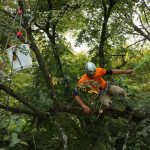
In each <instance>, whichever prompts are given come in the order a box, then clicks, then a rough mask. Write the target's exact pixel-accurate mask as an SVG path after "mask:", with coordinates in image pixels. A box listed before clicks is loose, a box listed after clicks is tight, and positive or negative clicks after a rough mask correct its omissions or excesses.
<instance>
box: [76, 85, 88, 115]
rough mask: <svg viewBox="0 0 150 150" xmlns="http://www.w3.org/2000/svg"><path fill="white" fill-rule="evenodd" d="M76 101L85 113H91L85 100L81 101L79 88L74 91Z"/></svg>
mask: <svg viewBox="0 0 150 150" xmlns="http://www.w3.org/2000/svg"><path fill="white" fill-rule="evenodd" d="M74 99H75V101H76V102H77V103H78V104H79V105H80V106H81V107H82V108H83V110H84V112H85V113H90V112H91V109H90V107H88V106H87V105H86V104H85V103H84V102H83V100H82V99H81V97H80V96H79V94H78V91H77V88H75V89H74Z"/></svg>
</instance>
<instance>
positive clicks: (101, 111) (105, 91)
mask: <svg viewBox="0 0 150 150" xmlns="http://www.w3.org/2000/svg"><path fill="white" fill-rule="evenodd" d="M108 88H109V83H108V84H107V86H106V88H105V89H103V90H102V91H100V93H99V95H98V98H100V96H101V95H104V94H107V92H108ZM100 101H101V103H100V107H99V109H98V116H97V117H96V119H98V118H99V116H100V114H102V113H103V110H102V106H103V103H104V97H103V98H102V99H101V100H100Z"/></svg>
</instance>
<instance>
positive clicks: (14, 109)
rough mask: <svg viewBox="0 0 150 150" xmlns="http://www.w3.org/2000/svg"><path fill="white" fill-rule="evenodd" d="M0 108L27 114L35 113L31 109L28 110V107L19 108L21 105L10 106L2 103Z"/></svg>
mask: <svg viewBox="0 0 150 150" xmlns="http://www.w3.org/2000/svg"><path fill="white" fill-rule="evenodd" d="M0 108H1V109H4V110H6V111H10V112H12V113H18V114H27V115H30V116H34V115H35V114H34V113H33V112H32V111H29V110H26V109H23V108H19V107H10V106H5V105H2V104H0Z"/></svg>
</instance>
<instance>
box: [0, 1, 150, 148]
mask: <svg viewBox="0 0 150 150" xmlns="http://www.w3.org/2000/svg"><path fill="white" fill-rule="evenodd" d="M28 2H29V3H27V1H24V5H25V14H24V17H25V18H26V19H27V21H28V24H29V25H30V26H31V28H32V30H33V31H32V30H31V31H30V32H32V34H33V36H34V38H35V39H34V40H35V41H34V42H35V44H37V46H38V48H39V49H40V53H41V54H42V57H43V60H44V61H45V62H46V65H47V66H48V71H49V75H50V76H51V77H52V82H53V85H54V89H55V91H56V94H57V99H58V100H57V104H58V105H59V106H60V107H64V106H66V105H67V106H68V107H74V106H75V107H77V105H75V104H74V103H73V97H72V91H73V88H74V87H75V85H76V82H77V80H78V79H79V78H80V76H81V75H82V74H83V73H84V64H85V63H86V62H87V61H90V60H92V61H94V62H96V64H98V61H99V58H98V57H97V56H98V55H97V54H98V50H99V44H100V36H101V31H102V25H103V9H102V8H103V5H102V1H98V0H95V1H91V0H79V1H76V0H69V1H68V0H61V1H58V0H53V1H51V2H52V4H50V3H49V1H48V0H43V1H39V0H38V1H37V0H32V1H28ZM103 2H105V4H106V7H107V8H108V5H109V2H110V1H103ZM136 2H137V1H128V3H126V1H117V5H115V6H114V7H113V10H112V12H111V15H110V16H111V18H110V19H109V21H108V26H107V34H106V35H107V41H106V43H105V52H104V54H105V57H106V63H107V64H106V67H107V69H110V68H115V67H116V66H118V65H120V64H121V63H122V57H120V56H111V55H115V54H116V55H117V54H118V55H122V54H124V55H125V60H126V61H127V64H126V65H125V66H123V67H122V69H134V74H133V75H130V76H129V75H128V76H127V75H120V76H119V75H118V76H112V77H111V78H110V77H108V78H107V79H108V80H109V81H113V82H114V81H115V84H117V85H121V86H122V87H123V88H125V89H126V91H127V93H128V99H127V103H129V104H130V105H132V106H133V110H134V111H137V112H141V113H143V114H149V108H150V102H149V99H150V92H149V91H150V84H149V83H150V81H149V77H150V72H149V68H150V61H149V60H150V55H149V49H148V48H147V49H146V48H144V47H141V46H142V44H143V43H142V44H141V43H140V44H133V45H132V46H130V45H129V43H128V42H129V41H130V39H131V37H132V39H133V38H134V37H135V32H133V28H132V26H131V20H130V17H129V16H132V14H133V12H134V11H135V10H134V9H135V8H138V10H139V13H141V19H142V21H143V23H144V25H145V23H146V22H147V21H149V12H148V10H146V11H145V12H144V10H145V5H142V3H140V2H141V1H139V2H138V3H136ZM145 2H148V1H145ZM129 6H130V7H129ZM17 7H18V6H17V3H16V2H15V1H0V12H1V13H0V32H1V35H0V51H1V52H0V65H1V62H2V59H1V58H6V64H7V65H6V66H5V67H1V66H0V83H2V84H6V85H7V86H9V87H10V88H12V89H13V90H14V91H15V92H17V93H19V94H21V95H23V96H25V97H27V100H29V102H30V103H31V104H33V105H34V107H36V108H37V109H38V110H39V111H42V112H47V111H48V110H49V109H50V108H53V103H54V100H52V98H51V97H50V96H49V94H48V91H47V87H46V83H45V80H44V77H43V72H42V70H40V68H39V66H38V63H37V60H36V58H35V55H34V54H32V58H33V64H34V65H33V68H32V69H31V68H30V69H27V70H22V71H20V72H13V76H12V78H11V77H10V74H11V66H10V64H9V62H8V60H7V56H6V55H5V54H4V53H3V50H4V47H5V44H6V40H7V38H8V37H9V36H10V31H11V29H13V31H12V33H11V34H12V35H11V39H10V41H9V42H10V43H9V44H20V41H18V39H16V33H15V32H16V30H17V28H18V26H19V20H17V21H16V23H15V25H14V26H12V22H13V18H11V17H10V16H9V15H7V14H6V13H4V10H10V12H12V14H13V16H14V14H15V11H16V8H17ZM51 7H52V9H51ZM1 10H3V11H1ZM144 13H146V14H147V17H148V18H147V20H146V18H145V16H144ZM125 17H127V18H125ZM128 17H129V18H128ZM47 20H48V21H49V22H47ZM34 21H36V23H37V24H38V25H40V26H41V27H45V25H46V24H47V23H49V25H50V28H49V33H51V34H52V35H53V34H54V33H55V39H53V40H55V41H54V42H55V43H52V42H51V40H50V39H48V37H47V34H46V32H44V31H43V30H41V29H39V28H38V27H35V22H34ZM23 23H24V22H23ZM54 27H55V32H54V33H53V30H52V29H53V28H54ZM67 32H72V34H73V35H74V37H76V36H77V40H76V46H79V45H82V43H84V42H86V44H87V45H88V46H89V47H90V52H89V54H87V55H85V54H84V53H79V54H75V53H74V51H73V49H72V47H71V44H70V43H69V42H67V41H66V39H65V36H64V34H66V33H67ZM23 33H24V32H23ZM51 38H53V36H52V37H51ZM134 40H135V38H134ZM28 41H29V38H28ZM29 42H31V41H29ZM144 44H145V43H144ZM144 46H145V45H144ZM141 48H142V50H141ZM56 50H57V51H58V55H59V57H60V61H61V63H62V68H63V72H64V74H65V77H66V78H67V79H68V81H69V85H70V89H69V90H68V91H67V92H68V95H69V96H68V97H67V96H65V94H64V89H65V82H64V79H63V78H62V76H61V71H60V70H59V69H58V64H57V60H56V59H55V58H54V53H55V52H56ZM95 56H96V57H95ZM10 78H11V79H12V82H11V86H10ZM82 97H83V98H84V99H85V100H87V101H88V99H94V98H95V97H94V96H93V95H88V94H87V93H86V94H85V93H84V94H83V95H82ZM95 99H96V98H95ZM7 100H8V94H7V93H5V92H4V91H2V90H0V104H5V105H6V106H11V107H19V108H26V107H25V106H24V105H22V104H21V103H20V102H19V101H17V100H16V99H15V98H12V97H9V105H8V101H7ZM113 102H114V103H113V107H114V108H116V109H118V110H120V111H123V110H124V109H125V105H126V104H125V103H126V102H124V101H123V99H120V98H115V99H114V101H113ZM97 107H99V104H97ZM26 109H27V108H26ZM0 114H1V116H0V150H2V149H3V150H6V149H11V150H13V149H14V150H20V149H21V150H27V149H42V150H49V149H53V150H57V149H59V150H61V149H65V148H64V146H67V148H68V149H69V150H78V149H81V150H99V149H102V150H112V149H116V150H120V149H123V146H124V144H125V140H126V135H127V133H128V132H130V134H129V138H128V139H127V149H129V150H138V149H139V150H140V149H144V150H148V149H149V147H150V145H149V138H150V134H149V129H150V126H149V123H150V120H149V119H144V118H143V121H141V122H140V121H139V123H138V124H136V123H135V122H130V120H129V119H128V118H126V119H124V118H122V117H117V118H115V117H114V116H115V114H106V115H105V116H103V115H100V117H99V118H98V119H97V114H95V115H80V114H79V115H74V114H73V113H64V112H59V113H50V117H49V118H40V119H39V118H38V119H37V118H36V117H33V118H31V117H30V116H25V115H22V114H20V115H19V114H18V115H13V114H12V113H10V112H9V111H8V110H6V111H3V110H2V109H0ZM145 117H147V118H149V115H147V116H145ZM130 127H131V128H130ZM66 137H67V145H65V144H66V143H65V142H66V141H65V140H66Z"/></svg>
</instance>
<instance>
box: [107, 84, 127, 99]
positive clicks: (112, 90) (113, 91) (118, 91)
mask: <svg viewBox="0 0 150 150" xmlns="http://www.w3.org/2000/svg"><path fill="white" fill-rule="evenodd" d="M108 94H109V95H112V96H119V95H122V96H124V97H125V98H126V97H127V93H126V91H125V90H124V89H123V88H121V87H119V86H116V85H110V86H109V88H108Z"/></svg>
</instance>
